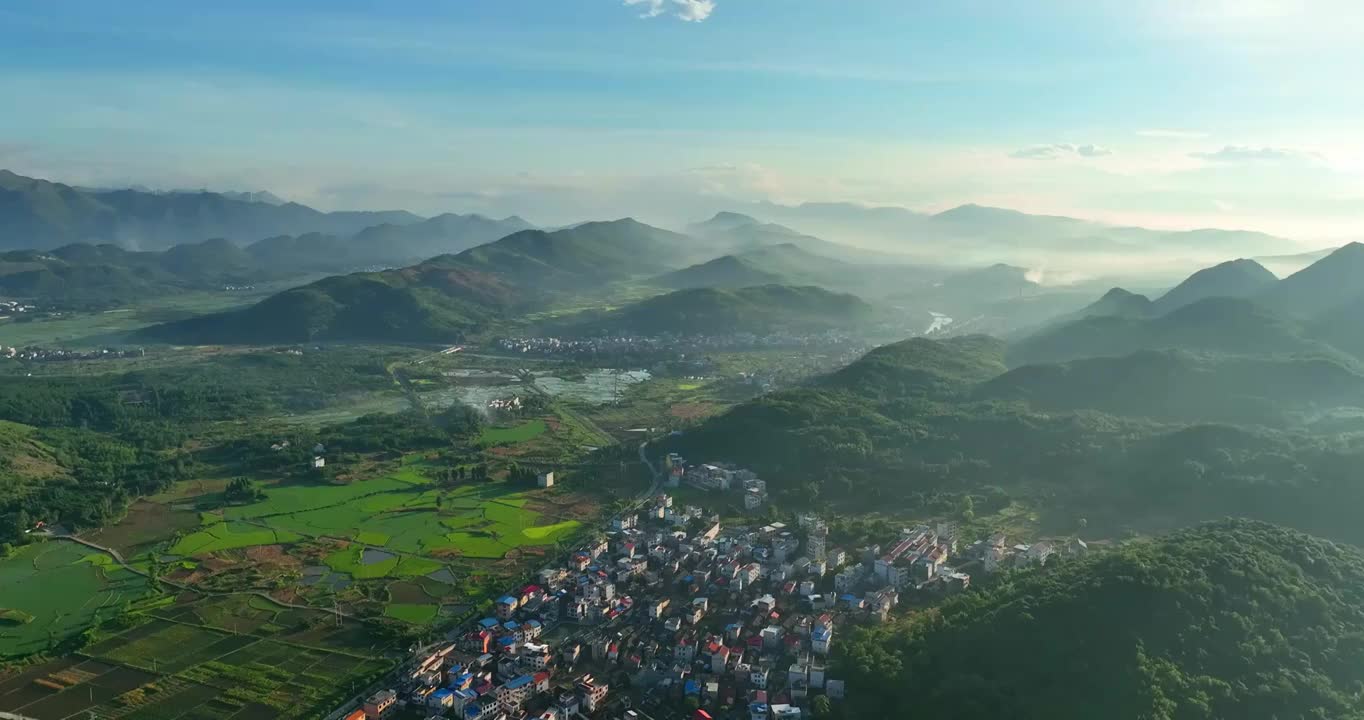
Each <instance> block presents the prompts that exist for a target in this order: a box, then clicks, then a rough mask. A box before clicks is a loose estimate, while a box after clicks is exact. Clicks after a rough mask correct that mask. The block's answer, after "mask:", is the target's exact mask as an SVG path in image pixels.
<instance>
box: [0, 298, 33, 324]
mask: <svg viewBox="0 0 1364 720" xmlns="http://www.w3.org/2000/svg"><path fill="white" fill-rule="evenodd" d="M37 309H38V308H37V306H35V305H31V304H29V303H26V302H22V301H19V300H0V320H4V319H7V318H8V317H9V316H11V315H19V314H21V313H31V312H35V311H37Z"/></svg>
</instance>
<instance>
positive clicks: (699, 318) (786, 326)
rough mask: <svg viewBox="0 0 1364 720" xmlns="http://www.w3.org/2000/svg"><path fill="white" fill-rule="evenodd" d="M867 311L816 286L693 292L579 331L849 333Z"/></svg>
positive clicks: (656, 301)
mask: <svg viewBox="0 0 1364 720" xmlns="http://www.w3.org/2000/svg"><path fill="white" fill-rule="evenodd" d="M871 316H872V308H871V306H870V305H868V304H866V303H865V302H863V301H862V300H860V299H858V298H857V297H855V296H853V295H845V294H838V293H832V292H829V291H828V290H823V289H821V288H817V287H792V286H788V285H759V286H756V287H743V288H737V289H732V290H725V289H719V288H695V289H689V290H678V291H676V292H671V293H668V294H666V295H659V296H657V297H653V298H649V299H647V300H642V301H640V302H638V303H634V304H632V305H628V306H626V307H624V308H621V309H620V310H617V311H615V312H612V313H608V314H607V315H606V316H605V317H602V318H600V319H599V320H593V321H591V322H590V323H587V324H586V325H584V326H583V327H581V330H582V331H585V332H592V331H593V330H601V331H607V332H618V333H627V334H641V335H660V334H675V335H719V334H727V333H753V334H757V335H767V334H771V333H773V332H777V331H794V332H812V331H821V330H832V329H851V328H852V327H854V326H855V325H857V324H858V323H862V322H865V321H867V320H868V319H870V318H871Z"/></svg>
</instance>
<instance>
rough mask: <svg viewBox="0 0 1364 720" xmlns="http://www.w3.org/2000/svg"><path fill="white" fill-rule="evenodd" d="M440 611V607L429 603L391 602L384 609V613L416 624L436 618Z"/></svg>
mask: <svg viewBox="0 0 1364 720" xmlns="http://www.w3.org/2000/svg"><path fill="white" fill-rule="evenodd" d="M439 611H440V608H438V607H437V606H435V605H429V604H409V603H390V604H389V606H388V607H387V608H385V609H384V615H387V616H388V617H391V618H394V619H397V620H402V621H403V622H409V623H412V624H414V625H423V624H426V623H429V622H431V621H432V620H435V619H436V613H437V612H439Z"/></svg>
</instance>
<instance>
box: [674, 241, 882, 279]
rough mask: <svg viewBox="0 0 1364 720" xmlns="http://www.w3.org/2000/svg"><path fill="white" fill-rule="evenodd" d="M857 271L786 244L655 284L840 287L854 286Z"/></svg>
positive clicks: (720, 260) (719, 261)
mask: <svg viewBox="0 0 1364 720" xmlns="http://www.w3.org/2000/svg"><path fill="white" fill-rule="evenodd" d="M857 270H858V268H857V267H856V266H853V265H849V264H847V263H843V262H840V261H838V260H833V259H831V258H828V257H823V256H820V255H816V254H814V253H812V252H808V251H806V250H803V249H801V248H800V246H798V245H795V244H792V243H784V244H780V245H768V246H765V247H760V248H755V249H753V250H748V251H745V252H742V253H736V254H733V255H724V256H721V257H718V258H715V259H713V260H709V261H706V262H704V263H701V264H699V265H693V266H691V267H687V268H683V269H681V270H677V271H675V272H671V273H667V274H666V275H662V276H660V277H658V278H657V279H656V280H654V282H655V283H656V284H658V285H661V286H663V287H672V288H700V287H722V288H739V287H749V286H753V285H772V284H788V285H792V284H795V285H819V286H821V287H830V288H840V287H846V286H850V285H853V284H855V281H854V275H857V274H858V273H857Z"/></svg>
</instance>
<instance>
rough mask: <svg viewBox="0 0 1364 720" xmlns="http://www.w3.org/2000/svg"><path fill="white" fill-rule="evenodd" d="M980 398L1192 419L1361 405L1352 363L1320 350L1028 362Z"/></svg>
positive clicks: (1361, 379)
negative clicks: (1280, 354) (1289, 353)
mask: <svg viewBox="0 0 1364 720" xmlns="http://www.w3.org/2000/svg"><path fill="white" fill-rule="evenodd" d="M978 393H979V397H981V398H982V399H994V400H1007V401H1022V402H1026V403H1027V404H1028V405H1029V406H1030V407H1032V408H1035V409H1037V410H1049V411H1075V410H1097V411H1100V412H1105V413H1110V414H1114V415H1123V416H1129V417H1146V418H1155V419H1161V420H1177V421H1188V422H1234V423H1264V424H1282V423H1284V422H1285V421H1287V419H1288V418H1289V417H1290V416H1291V415H1292V414H1293V413H1304V412H1311V411H1313V410H1314V409H1317V408H1322V407H1336V406H1356V407H1364V374H1362V373H1361V372H1360V370H1359V368H1358V366H1357V364H1355V363H1348V362H1342V361H1341V360H1340V359H1338V358H1330V357H1321V356H1295V357H1242V356H1199V355H1193V354H1190V353H1185V352H1178V351H1152V350H1146V351H1141V352H1138V353H1134V354H1132V355H1126V356H1122V357H1099V358H1086V359H1083V360H1074V361H1071V362H1069V363H1064V364H1056V365H1051V364H1045V365H1026V366H1024V367H1020V368H1017V369H1015V370H1012V371H1010V372H1008V373H1005V374H1004V375H1001V376H999V377H997V378H995V379H993V380H990V381H989V382H987V383H985V384H983V385H982V386H981V387H980V388H979V389H978Z"/></svg>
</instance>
